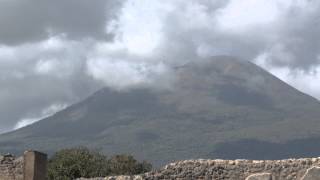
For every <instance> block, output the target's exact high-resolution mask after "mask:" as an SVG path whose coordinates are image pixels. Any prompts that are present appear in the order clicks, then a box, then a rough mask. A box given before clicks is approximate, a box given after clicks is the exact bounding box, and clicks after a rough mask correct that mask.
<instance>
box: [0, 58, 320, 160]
mask: <svg viewBox="0 0 320 180" xmlns="http://www.w3.org/2000/svg"><path fill="white" fill-rule="evenodd" d="M172 72H173V77H174V78H172V82H171V84H170V86H169V87H167V88H162V89H159V88H150V87H136V88H131V89H126V90H119V91H116V90H112V89H109V88H103V89H101V90H99V91H98V92H96V93H94V94H93V95H92V96H90V97H88V98H87V99H85V100H83V101H81V102H79V103H77V104H74V105H72V106H70V107H68V108H66V109H65V110H62V111H60V112H58V113H56V114H55V115H53V116H51V117H48V118H46V119H43V120H41V121H39V122H36V123H34V124H32V125H29V126H27V127H24V128H21V129H18V130H16V131H13V132H10V133H7V134H3V135H1V136H0V152H16V153H21V152H23V151H24V150H26V149H29V148H31V149H37V150H40V151H44V152H49V153H51V152H53V151H55V150H57V149H60V148H64V147H71V146H80V145H85V146H89V147H92V148H97V149H100V150H102V151H103V152H105V153H108V154H114V153H117V154H119V153H129V154H133V155H135V156H136V157H138V158H140V159H145V160H148V161H151V162H152V163H154V164H156V165H159V164H163V163H167V162H168V161H173V160H178V159H190V158H219V157H223V158H257V159H273V158H286V157H298V156H313V155H319V154H320V153H319V152H320V143H319V142H320V141H319V137H320V123H319V116H320V111H319V110H320V103H319V101H318V100H316V99H315V98H312V97H311V96H308V95H306V94H304V93H301V92H300V91H297V90H296V89H294V88H293V87H291V86H289V85H288V84H286V83H284V82H283V81H281V80H279V79H278V78H276V77H275V76H273V75H271V74H270V73H268V72H266V71H264V70H263V69H262V68H260V67H258V66H256V65H255V64H253V63H251V62H247V61H240V60H237V59H235V58H232V57H228V56H216V57H212V58H208V59H201V61H200V62H197V63H196V62H190V63H186V64H185V65H183V66H178V67H172ZM302 147H307V149H304V150H303V151H302V150H301V148H302ZM270 152H273V153H270Z"/></svg>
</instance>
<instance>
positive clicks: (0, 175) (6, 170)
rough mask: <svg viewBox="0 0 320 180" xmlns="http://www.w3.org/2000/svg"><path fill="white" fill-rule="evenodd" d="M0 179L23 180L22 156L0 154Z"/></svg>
mask: <svg viewBox="0 0 320 180" xmlns="http://www.w3.org/2000/svg"><path fill="white" fill-rule="evenodd" d="M0 180H23V158H22V157H19V158H16V157H14V156H13V155H10V154H8V155H5V156H1V155H0Z"/></svg>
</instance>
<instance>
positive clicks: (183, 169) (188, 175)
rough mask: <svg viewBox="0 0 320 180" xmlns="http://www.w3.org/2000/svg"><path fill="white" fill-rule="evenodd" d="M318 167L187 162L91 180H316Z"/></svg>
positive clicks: (316, 161)
mask: <svg viewBox="0 0 320 180" xmlns="http://www.w3.org/2000/svg"><path fill="white" fill-rule="evenodd" d="M318 167H320V158H306V159H287V160H276V161H270V160H266V161H256V160H187V161H180V162H176V163H171V164H169V165H167V166H165V167H164V168H162V169H160V170H156V171H153V172H149V173H146V174H142V175H139V176H132V177H130V176H117V177H107V178H95V180H100V179H101V180H102V179H107V180H131V179H132V180H142V179H147V180H148V179H149V180H159V179H180V180H184V179H186V180H189V179H190V180H192V179H204V180H206V179H208V180H209V179H210V180H211V179H213V180H220V179H221V180H222V179H224V180H245V179H246V180H320V168H318ZM308 169H309V170H308ZM307 170H308V172H307Z"/></svg>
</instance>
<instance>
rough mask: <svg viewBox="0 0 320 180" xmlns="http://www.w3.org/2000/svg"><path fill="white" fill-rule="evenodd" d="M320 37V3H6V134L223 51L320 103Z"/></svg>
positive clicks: (0, 39) (0, 128)
mask: <svg viewBox="0 0 320 180" xmlns="http://www.w3.org/2000/svg"><path fill="white" fill-rule="evenodd" d="M319 32H320V1H317V0H127V1H125V0H121V1H120V0H119V1H117V0H90V1H89V0H54V1H53V0H0V132H5V131H9V130H13V129H16V128H19V127H22V126H25V125H27V124H29V123H32V122H35V121H37V120H39V119H41V118H44V117H47V116H49V115H51V114H52V113H54V112H56V111H59V110H61V109H63V108H65V107H66V106H68V105H70V104H72V103H75V102H77V101H80V100H81V99H83V98H85V97H86V96H88V95H90V94H91V93H93V92H94V91H96V90H97V89H99V88H101V87H103V86H108V87H111V88H115V89H117V90H122V89H127V88H130V87H135V86H141V85H148V86H149V85H151V86H155V85H157V86H159V84H160V85H161V86H166V82H167V79H168V74H170V72H169V70H168V67H169V66H171V65H172V64H174V65H176V64H183V63H184V62H186V61H198V60H199V59H200V58H203V57H210V56H215V55H231V56H236V57H239V58H241V59H244V60H248V61H252V62H254V63H256V64H258V65H260V66H261V67H263V68H265V69H266V70H267V71H269V72H271V73H273V74H274V75H276V76H277V77H279V78H281V79H282V80H284V81H286V82H287V83H289V84H291V85H292V86H294V87H296V88H297V89H299V90H301V91H303V92H305V93H308V94H310V95H312V96H314V97H316V98H318V99H320V35H319ZM154 82H157V83H154ZM159 82H160V83H159ZM161 82H162V83H161Z"/></svg>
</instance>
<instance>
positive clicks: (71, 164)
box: [48, 147, 152, 180]
mask: <svg viewBox="0 0 320 180" xmlns="http://www.w3.org/2000/svg"><path fill="white" fill-rule="evenodd" d="M151 168H152V166H151V164H149V163H147V162H145V161H143V162H138V161H137V160H136V159H134V157H133V156H130V155H115V156H113V157H111V158H110V159H108V158H107V156H105V155H103V154H101V153H99V152H97V151H92V150H89V149H88V148H85V147H78V148H71V149H63V150H60V151H58V152H56V153H55V154H54V155H53V156H52V157H51V158H50V160H49V163H48V179H49V180H69V179H76V178H80V177H84V178H92V177H105V176H109V175H133V174H141V173H144V172H147V171H150V170H151Z"/></svg>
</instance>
